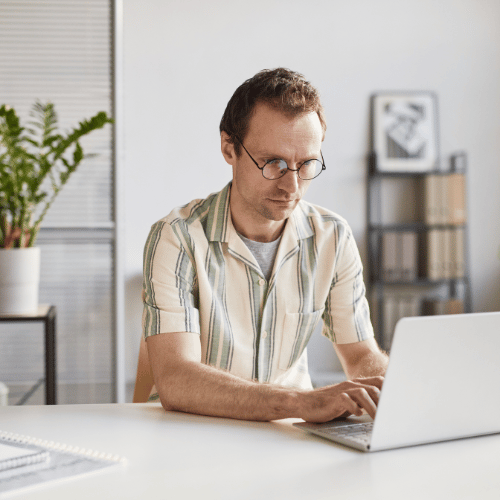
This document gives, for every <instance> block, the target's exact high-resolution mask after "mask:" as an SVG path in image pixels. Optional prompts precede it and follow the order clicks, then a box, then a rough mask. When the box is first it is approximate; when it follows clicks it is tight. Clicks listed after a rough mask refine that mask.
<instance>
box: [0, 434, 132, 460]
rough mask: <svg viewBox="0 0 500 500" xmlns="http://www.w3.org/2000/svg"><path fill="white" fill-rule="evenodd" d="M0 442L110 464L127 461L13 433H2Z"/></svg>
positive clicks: (111, 455) (115, 456)
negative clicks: (36, 447)
mask: <svg viewBox="0 0 500 500" xmlns="http://www.w3.org/2000/svg"><path fill="white" fill-rule="evenodd" d="M0 440H5V441H7V442H9V441H10V442H12V443H15V444H25V445H31V446H38V447H40V448H44V449H45V450H47V453H49V452H50V451H57V452H62V453H70V454H73V455H80V456H82V455H83V456H86V457H88V458H93V459H96V460H103V461H108V462H116V463H122V464H124V463H125V462H126V459H125V458H123V457H120V456H119V455H113V454H112V453H102V452H99V451H94V450H89V449H86V448H80V447H78V446H68V445H66V444H63V443H56V442H54V441H47V440H43V439H37V438H32V437H29V436H25V435H23V434H14V433H12V432H5V431H0Z"/></svg>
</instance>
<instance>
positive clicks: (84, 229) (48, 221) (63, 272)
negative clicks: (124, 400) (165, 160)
mask: <svg viewBox="0 0 500 500" xmlns="http://www.w3.org/2000/svg"><path fill="white" fill-rule="evenodd" d="M112 58H113V53H112V8H111V2H110V1H109V0H86V1H85V2H76V1H74V0H19V1H4V0H2V1H0V104H9V105H11V106H13V107H14V108H15V109H16V111H17V113H18V114H19V115H20V117H21V120H22V123H23V124H27V122H28V121H29V114H30V111H31V107H32V105H33V103H34V102H35V100H36V99H39V100H40V101H42V102H47V101H51V102H53V103H54V105H55V109H56V112H57V114H58V118H59V127H60V129H61V130H64V131H69V130H70V128H71V127H73V126H76V125H77V124H78V122H79V121H81V120H82V119H84V118H85V119H86V118H90V117H91V116H93V115H94V114H95V113H97V112H98V111H106V112H107V113H108V115H111V114H112V109H113V74H112V68H113V64H112V63H113V59H112ZM112 138H113V129H112V127H111V126H110V125H106V126H105V127H104V129H102V130H98V131H94V132H92V133H91V134H90V135H89V136H87V137H85V138H83V139H82V141H81V145H82V147H83V149H84V152H85V153H86V154H88V153H93V154H96V156H95V157H92V158H88V159H85V160H84V161H83V162H82V163H81V164H80V166H79V167H78V170H77V171H76V172H75V173H74V174H73V176H72V177H71V179H70V180H69V182H68V183H67V185H66V186H64V188H63V190H62V191H61V192H60V194H59V195H58V198H57V199H56V201H55V202H54V204H53V205H52V207H51V208H50V210H49V212H48V214H47V216H46V217H45V219H44V222H43V224H42V230H41V232H40V236H39V239H38V246H40V247H41V251H42V271H41V284H40V303H50V304H54V305H56V306H57V313H58V318H57V357H58V383H59V384H60V385H64V384H73V386H78V384H80V385H82V386H86V389H83V390H75V391H64V390H63V391H60V394H65V396H64V399H63V400H61V398H59V402H61V403H82V402H88V403H93V402H103V401H111V400H112V399H113V390H112V385H113V370H112V365H113V359H112V357H113V355H112V353H113V342H114V331H113V307H114V297H113V273H114V267H113V266H114V264H113V254H114V242H115V235H114V226H115V224H114V220H113V217H114V206H113V178H114V175H113V144H112ZM20 328H21V331H22V332H23V333H22V334H20V331H19V329H20ZM29 328H31V327H30V326H29V325H28V326H25V327H20V326H16V328H15V329H14V328H12V327H10V328H9V327H3V328H2V330H0V380H3V381H5V382H6V383H7V384H9V382H10V383H11V384H16V383H22V382H24V381H25V379H26V378H29V379H32V378H35V375H36V374H35V373H34V372H33V369H32V368H31V367H32V366H33V365H34V359H36V358H37V357H38V356H39V357H40V359H43V352H40V345H39V344H37V342H38V341H37V342H34V340H33V335H31V334H28V332H27V331H26V330H27V329H29ZM12 346H14V347H12ZM13 349H14V350H18V352H22V353H23V354H22V356H21V357H19V356H13V355H11V356H10V357H9V356H4V355H3V354H2V353H6V352H9V353H11V354H12V352H13ZM23 360H25V363H24V362H23ZM23 363H24V364H23ZM26 364H29V366H27V365H26ZM35 364H36V363H35ZM42 373H43V372H42ZM97 386H98V387H99V388H100V389H99V391H100V392H99V394H98V391H96V390H94V389H95V387H97ZM103 388H104V389H103ZM103 390H104V392H105V395H104V397H103V393H102V391H103ZM81 394H85V398H86V400H84V401H82V400H81Z"/></svg>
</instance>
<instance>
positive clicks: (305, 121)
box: [223, 103, 323, 229]
mask: <svg viewBox="0 0 500 500" xmlns="http://www.w3.org/2000/svg"><path fill="white" fill-rule="evenodd" d="M322 138H323V129H322V127H321V123H320V121H319V118H318V115H317V113H314V112H312V113H305V114H302V115H299V116H296V117H292V118H291V117H289V116H287V115H285V114H284V113H282V112H280V111H277V110H276V109H274V108H273V107H271V106H268V105H267V104H264V103H258V104H257V105H256V107H255V110H254V113H253V115H252V117H251V119H250V123H249V129H248V133H247V136H246V137H245V139H244V140H243V144H244V146H245V148H246V149H247V150H248V152H249V153H250V154H251V155H252V157H253V158H254V159H255V161H256V162H257V163H258V164H259V167H263V166H264V164H265V163H266V162H267V161H269V160H272V159H276V158H280V159H283V160H285V161H286V162H287V164H288V167H289V168H292V169H294V170H295V169H297V168H299V166H300V165H301V164H302V163H303V162H304V161H306V160H310V159H315V158H321V153H320V151H321V141H322ZM223 152H224V147H223ZM224 156H226V155H224ZM226 161H228V162H229V163H231V164H232V166H233V185H232V189H231V208H232V211H233V217H234V216H235V215H236V216H237V217H239V218H240V219H241V218H243V219H244V221H248V223H250V224H257V225H258V224H259V223H260V224H263V225H264V226H265V225H266V223H268V222H269V221H284V220H285V219H287V218H288V217H289V216H290V214H291V213H292V211H293V209H294V208H295V207H296V206H297V203H298V202H299V201H300V199H301V198H302V196H303V195H304V194H305V192H306V190H307V188H308V187H309V184H310V182H311V181H304V180H302V179H300V178H299V177H298V175H297V172H292V171H290V170H288V171H287V173H286V174H285V175H284V176H283V177H281V178H280V179H277V180H268V179H265V178H264V177H263V175H262V171H261V170H259V169H258V168H257V167H256V166H255V164H254V163H253V161H252V160H251V159H250V157H249V156H248V154H247V153H246V152H245V151H244V150H243V149H242V151H241V155H240V156H239V157H236V156H235V155H234V156H233V158H232V160H231V161H229V160H228V158H227V156H226ZM238 222H240V221H238ZM237 229H238V227H237Z"/></svg>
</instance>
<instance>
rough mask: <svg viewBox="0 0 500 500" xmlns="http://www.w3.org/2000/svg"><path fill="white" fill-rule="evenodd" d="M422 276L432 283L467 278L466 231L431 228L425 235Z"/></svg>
mask: <svg viewBox="0 0 500 500" xmlns="http://www.w3.org/2000/svg"><path fill="white" fill-rule="evenodd" d="M421 249H422V255H421V261H420V262H421V274H422V275H423V276H426V277H427V278H428V279H429V280H431V281H439V280H442V279H460V278H463V277H464V276H465V229H464V228H463V227H446V228H431V229H429V230H428V231H427V232H426V233H424V242H423V244H422V248H421Z"/></svg>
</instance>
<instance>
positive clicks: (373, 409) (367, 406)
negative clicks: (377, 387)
mask: <svg viewBox="0 0 500 500" xmlns="http://www.w3.org/2000/svg"><path fill="white" fill-rule="evenodd" d="M347 395H348V396H349V397H350V398H351V399H352V400H353V401H354V402H355V403H356V404H357V405H358V406H359V407H360V408H362V409H364V410H366V411H367V413H368V415H370V417H372V418H375V414H376V413H377V404H376V402H375V401H374V400H373V399H372V398H371V396H370V394H369V393H368V391H367V390H366V389H364V388H361V389H351V390H349V391H347ZM356 415H359V413H356Z"/></svg>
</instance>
